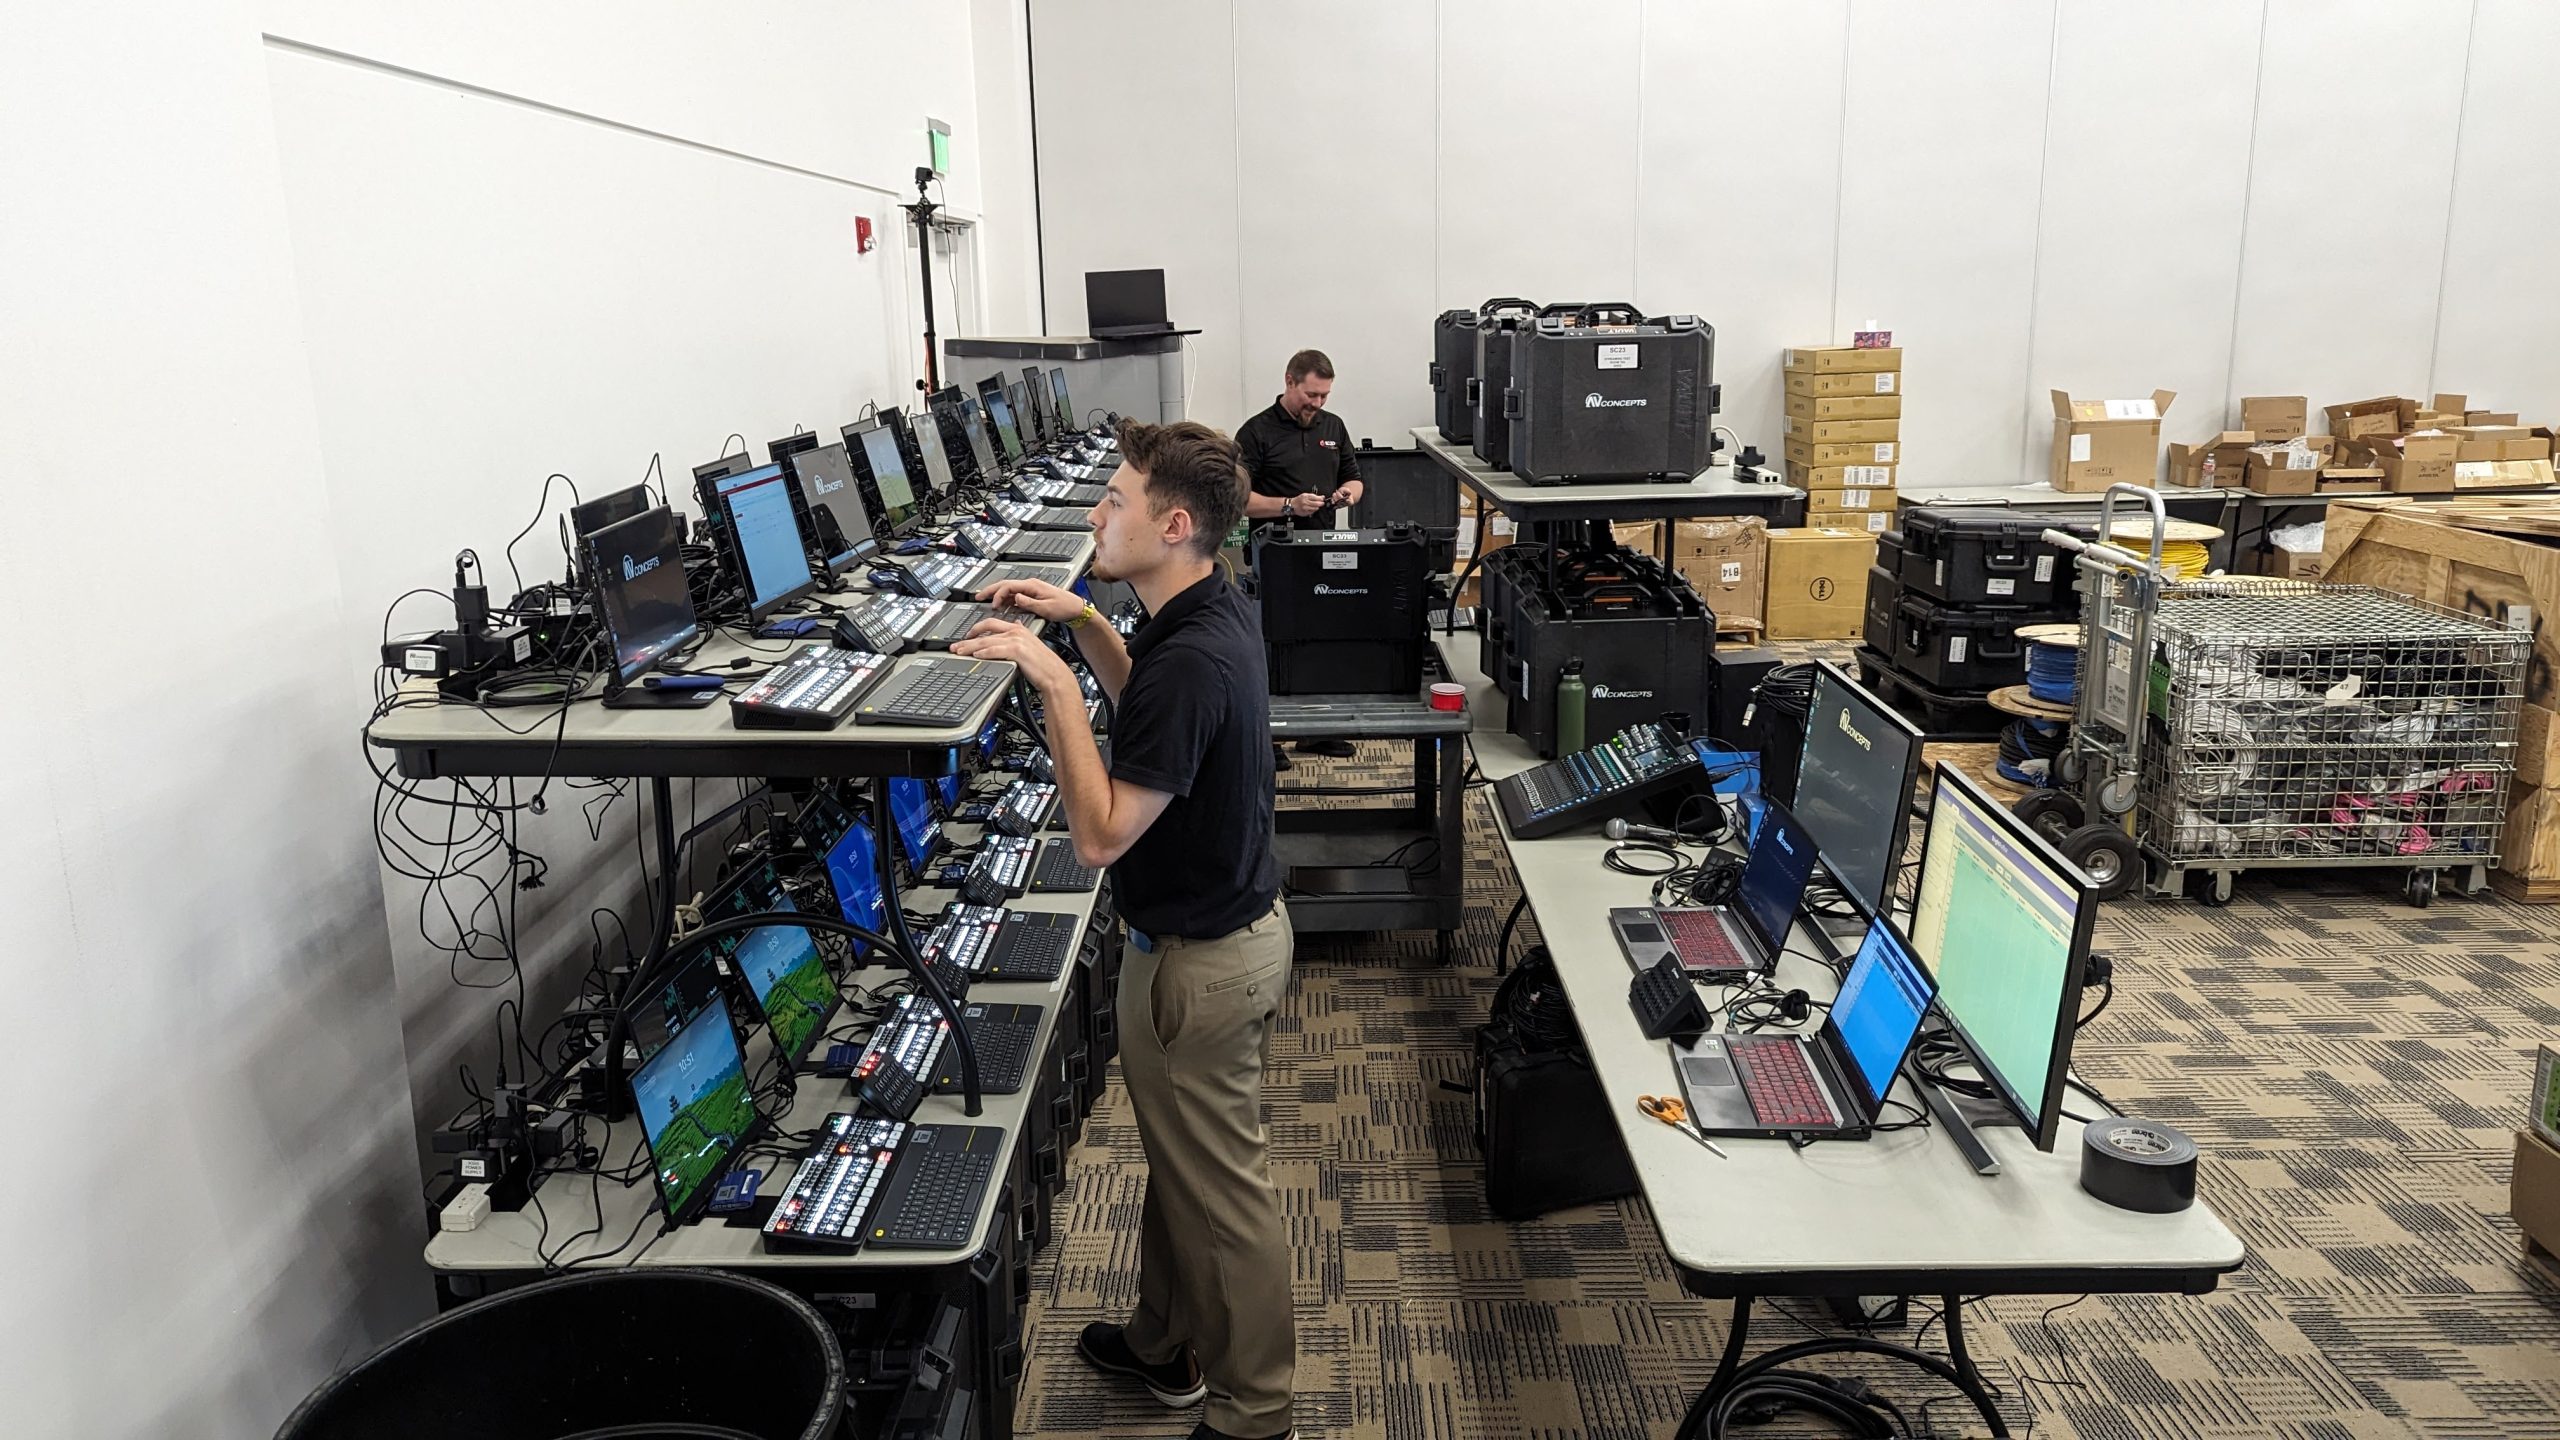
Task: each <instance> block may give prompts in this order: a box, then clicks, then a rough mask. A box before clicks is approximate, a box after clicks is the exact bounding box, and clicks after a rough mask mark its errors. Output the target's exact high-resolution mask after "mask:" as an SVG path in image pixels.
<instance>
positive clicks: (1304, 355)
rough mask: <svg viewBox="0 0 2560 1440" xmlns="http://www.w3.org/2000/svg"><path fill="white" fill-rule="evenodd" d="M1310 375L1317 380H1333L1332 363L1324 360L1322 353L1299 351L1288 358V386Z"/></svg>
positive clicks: (1319, 351)
mask: <svg viewBox="0 0 2560 1440" xmlns="http://www.w3.org/2000/svg"><path fill="white" fill-rule="evenodd" d="M1310 375H1313V376H1315V377H1316V378H1317V379H1319V380H1330V379H1332V378H1333V362H1332V361H1331V360H1328V359H1326V358H1325V355H1324V352H1323V351H1321V350H1301V351H1299V352H1298V353H1297V354H1295V355H1292V356H1290V357H1289V383H1290V384H1292V385H1295V384H1297V383H1298V382H1299V381H1301V380H1304V379H1306V378H1307V377H1308V376H1310Z"/></svg>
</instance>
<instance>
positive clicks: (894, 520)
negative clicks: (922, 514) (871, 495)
mask: <svg viewBox="0 0 2560 1440" xmlns="http://www.w3.org/2000/svg"><path fill="white" fill-rule="evenodd" d="M861 439H862V444H861V447H860V448H859V449H855V450H853V451H851V452H850V453H851V455H852V457H853V468H854V473H856V474H858V475H862V476H864V477H866V478H868V479H869V480H870V482H871V489H872V490H873V491H874V492H875V493H877V494H878V495H879V497H880V513H879V515H878V516H877V517H876V518H877V520H878V523H879V528H880V529H881V530H882V531H884V532H888V531H894V530H896V529H897V528H898V527H900V526H902V525H904V524H906V523H907V522H908V521H910V520H912V519H914V518H915V514H916V492H915V487H914V485H913V484H912V483H911V482H910V481H909V480H908V479H907V460H906V457H905V456H904V455H901V454H900V453H898V436H897V432H895V431H893V430H891V429H890V428H889V427H888V426H886V425H874V426H872V427H871V428H870V429H868V430H865V431H863V432H862V434H861ZM866 498H868V497H866Z"/></svg>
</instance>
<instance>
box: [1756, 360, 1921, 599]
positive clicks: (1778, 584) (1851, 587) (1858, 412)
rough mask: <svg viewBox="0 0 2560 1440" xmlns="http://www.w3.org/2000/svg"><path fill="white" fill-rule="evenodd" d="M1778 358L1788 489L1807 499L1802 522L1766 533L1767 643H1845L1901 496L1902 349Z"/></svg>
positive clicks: (1864, 596)
mask: <svg viewBox="0 0 2560 1440" xmlns="http://www.w3.org/2000/svg"><path fill="white" fill-rule="evenodd" d="M1876 338H1877V339H1886V338H1890V337H1886V336H1878V337H1876ZM1784 358H1785V364H1786V377H1787V403H1786V412H1787V413H1786V426H1785V429H1786V459H1787V466H1786V472H1787V483H1788V484H1790V485H1793V486H1795V487H1796V488H1797V489H1799V490H1802V491H1803V492H1804V493H1805V523H1804V528H1802V529H1795V530H1772V531H1770V532H1768V563H1767V577H1768V578H1767V585H1766V599H1765V601H1764V602H1763V609H1764V611H1765V612H1766V613H1765V614H1764V615H1763V616H1762V617H1761V618H1762V619H1763V620H1765V621H1766V622H1767V625H1768V633H1769V638H1770V639H1772V640H1846V639H1850V638H1852V637H1854V636H1856V635H1857V634H1858V631H1859V628H1860V626H1861V625H1862V624H1863V623H1864V621H1865V614H1866V575H1867V567H1868V566H1870V565H1872V564H1874V563H1875V540H1876V537H1877V536H1879V535H1882V534H1884V533H1885V532H1886V531H1888V530H1890V529H1892V528H1893V516H1894V506H1895V504H1896V503H1897V502H1898V501H1899V500H1900V498H1901V492H1900V489H1899V487H1898V486H1897V485H1896V483H1895V477H1896V476H1897V475H1899V474H1900V473H1901V469H1902V350H1901V348H1900V347H1899V346H1894V345H1880V344H1860V345H1808V346H1802V347H1799V348H1796V349H1792V350H1788V351H1787V352H1785V357H1784Z"/></svg>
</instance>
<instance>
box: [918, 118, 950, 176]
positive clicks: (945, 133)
mask: <svg viewBox="0 0 2560 1440" xmlns="http://www.w3.org/2000/svg"><path fill="white" fill-rule="evenodd" d="M924 139H925V146H926V148H927V149H928V150H930V151H931V152H932V153H931V156H930V158H931V160H932V163H933V173H934V174H936V175H948V174H950V173H951V127H950V126H948V125H945V124H944V123H942V122H941V121H939V120H935V119H931V118H927V119H926V121H925V122H924Z"/></svg>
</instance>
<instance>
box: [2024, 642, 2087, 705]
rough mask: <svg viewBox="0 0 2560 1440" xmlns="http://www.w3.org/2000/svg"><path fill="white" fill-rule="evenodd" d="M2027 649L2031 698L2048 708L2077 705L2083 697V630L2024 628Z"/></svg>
mask: <svg viewBox="0 0 2560 1440" xmlns="http://www.w3.org/2000/svg"><path fill="white" fill-rule="evenodd" d="M2018 638H2019V639H2020V640H2022V641H2024V642H2025V643H2026V647H2027V694H2028V695H2030V696H2032V697H2034V698H2035V699H2038V700H2042V701H2043V702H2045V703H2046V704H2048V705H2076V704H2077V703H2079V697H2080V627H2079V626H2077V625H2021V626H2019V627H2018Z"/></svg>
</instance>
